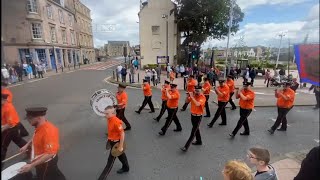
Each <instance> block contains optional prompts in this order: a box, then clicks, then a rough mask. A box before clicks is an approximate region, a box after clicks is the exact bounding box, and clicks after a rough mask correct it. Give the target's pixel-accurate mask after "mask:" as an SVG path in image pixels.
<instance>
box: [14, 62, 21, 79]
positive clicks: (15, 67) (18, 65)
mask: <svg viewBox="0 0 320 180" xmlns="http://www.w3.org/2000/svg"><path fill="white" fill-rule="evenodd" d="M14 69H15V71H16V72H17V76H18V81H19V82H20V81H22V75H23V67H22V65H21V64H20V63H18V62H15V65H14Z"/></svg>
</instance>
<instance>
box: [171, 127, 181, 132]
mask: <svg viewBox="0 0 320 180" xmlns="http://www.w3.org/2000/svg"><path fill="white" fill-rule="evenodd" d="M173 131H174V132H180V131H182V128H179V129H174V130H173Z"/></svg>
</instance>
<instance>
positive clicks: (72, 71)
mask: <svg viewBox="0 0 320 180" xmlns="http://www.w3.org/2000/svg"><path fill="white" fill-rule="evenodd" d="M72 72H75V71H68V72H66V74H67V73H72Z"/></svg>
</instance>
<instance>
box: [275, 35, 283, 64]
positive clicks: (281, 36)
mask: <svg viewBox="0 0 320 180" xmlns="http://www.w3.org/2000/svg"><path fill="white" fill-rule="evenodd" d="M279 36H280V44H279V50H278V57H277V62H276V68H277V67H278V62H279V58H280V49H281V42H282V38H283V36H285V34H284V33H281V34H279Z"/></svg>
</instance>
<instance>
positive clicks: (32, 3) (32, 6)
mask: <svg viewBox="0 0 320 180" xmlns="http://www.w3.org/2000/svg"><path fill="white" fill-rule="evenodd" d="M27 6H28V11H29V12H31V13H37V12H38V6H37V0H28V1H27Z"/></svg>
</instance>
